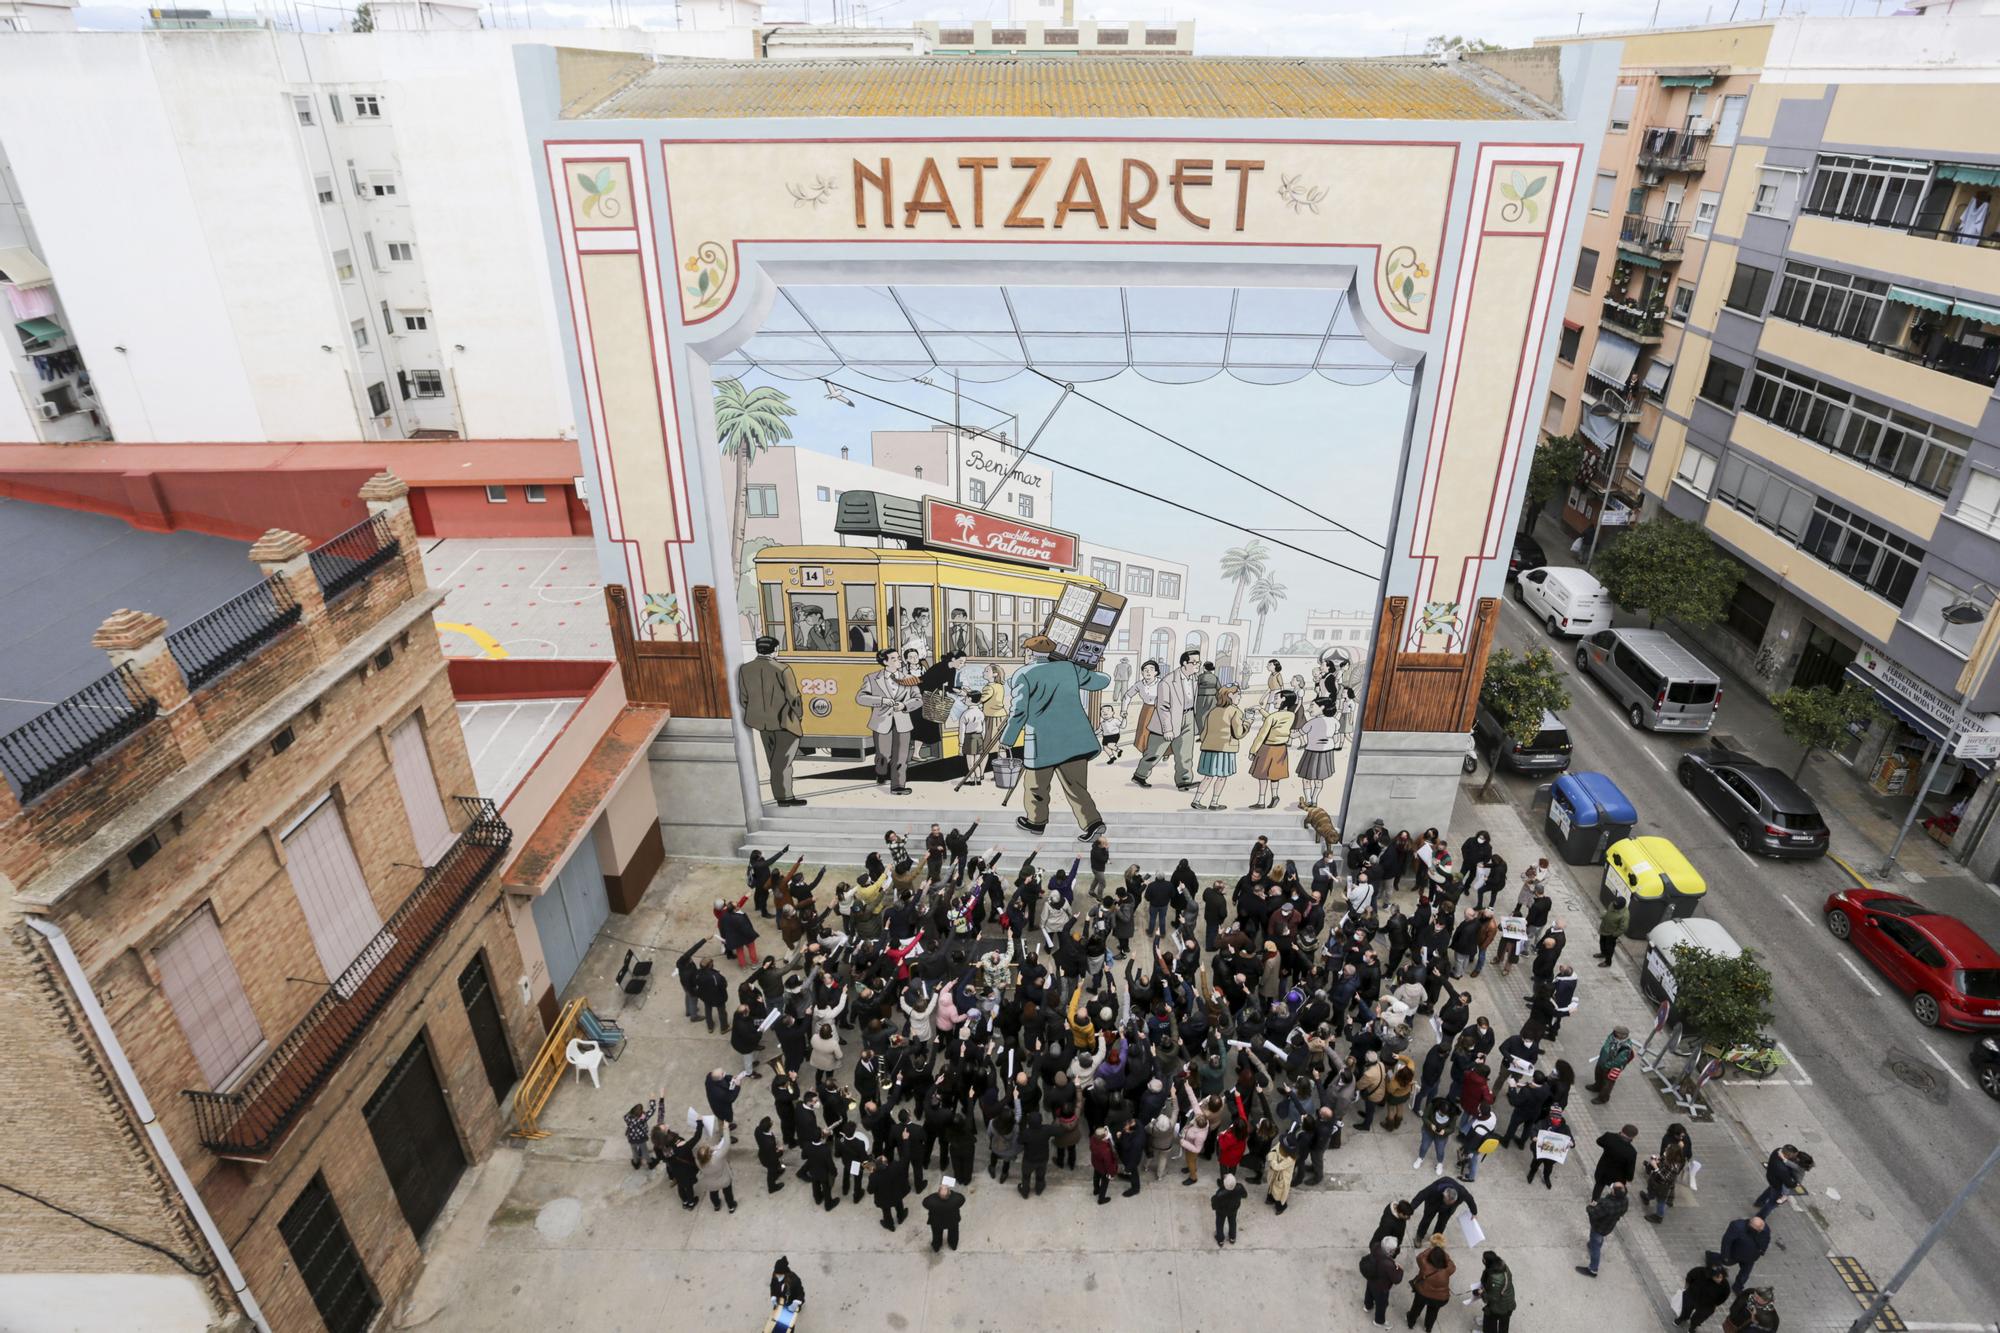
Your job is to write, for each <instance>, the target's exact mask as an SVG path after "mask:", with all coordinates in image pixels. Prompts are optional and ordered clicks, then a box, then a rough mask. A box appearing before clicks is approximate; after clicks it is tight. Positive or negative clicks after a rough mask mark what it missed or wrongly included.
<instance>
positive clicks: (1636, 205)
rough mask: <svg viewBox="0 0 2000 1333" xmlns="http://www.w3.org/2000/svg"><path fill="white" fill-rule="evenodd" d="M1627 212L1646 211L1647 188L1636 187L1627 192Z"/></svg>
mask: <svg viewBox="0 0 2000 1333" xmlns="http://www.w3.org/2000/svg"><path fill="white" fill-rule="evenodd" d="M1625 211H1626V212H1627V213H1643V212H1645V211H1646V187H1645V186H1643V185H1634V186H1633V187H1632V188H1631V189H1629V190H1627V191H1626V192H1625Z"/></svg>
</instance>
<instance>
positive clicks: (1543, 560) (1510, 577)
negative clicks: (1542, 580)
mask: <svg viewBox="0 0 2000 1333" xmlns="http://www.w3.org/2000/svg"><path fill="white" fill-rule="evenodd" d="M1547 563H1549V553H1548V552H1547V551H1544V550H1543V549H1542V544H1541V543H1540V542H1538V541H1536V540H1535V539H1534V538H1533V537H1530V536H1529V535H1528V534H1527V533H1525V532H1517V533H1515V534H1514V553H1513V554H1512V555H1510V556H1508V557H1507V582H1509V583H1512V582H1513V581H1514V580H1515V579H1518V578H1520V577H1521V575H1523V574H1525V573H1527V572H1528V571H1529V570H1531V569H1540V568H1541V567H1542V566H1543V565H1546V564H1547Z"/></svg>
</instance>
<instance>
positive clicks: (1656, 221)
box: [1618, 213, 1688, 255]
mask: <svg viewBox="0 0 2000 1333" xmlns="http://www.w3.org/2000/svg"><path fill="white" fill-rule="evenodd" d="M1687 234H1688V224H1687V223H1685V222H1681V221H1679V220H1677V219H1674V218H1649V217H1642V216H1640V215H1639V214H1637V213H1627V214H1626V215H1625V222H1624V225H1623V226H1621V227H1619V229H1618V243H1619V244H1620V245H1630V246H1637V247H1638V248H1639V249H1641V250H1647V251H1651V252H1653V253H1655V254H1660V255H1675V254H1679V253H1680V252H1681V247H1682V246H1684V245H1686V244H1687Z"/></svg>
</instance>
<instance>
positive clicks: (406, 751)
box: [389, 714, 456, 866]
mask: <svg viewBox="0 0 2000 1333" xmlns="http://www.w3.org/2000/svg"><path fill="white" fill-rule="evenodd" d="M389 758H390V761H391V763H392V764H393V765H394V767H395V770H396V788H397V790H399V791H400V792H402V793H403V812H404V813H405V814H407V815H408V816H409V817H410V832H411V833H412V834H413V835H415V837H416V840H417V859H418V860H420V861H422V862H423V863H424V864H425V865H427V866H428V865H434V864H435V863H436V862H437V859H438V858H439V857H440V856H442V855H443V854H444V850H445V848H447V847H449V846H451V843H452V839H453V837H455V836H456V835H455V834H453V833H452V831H451V821H450V820H449V819H447V818H445V813H444V801H443V800H441V799H440V798H439V796H438V789H437V775H436V774H435V773H433V772H432V771H431V756H430V751H429V750H428V749H427V748H426V747H425V745H424V727H423V723H422V721H421V720H419V719H418V718H417V716H416V715H415V714H411V716H410V718H409V720H408V721H406V722H404V723H403V725H401V726H400V727H397V728H396V729H395V730H394V731H392V732H390V733H389Z"/></svg>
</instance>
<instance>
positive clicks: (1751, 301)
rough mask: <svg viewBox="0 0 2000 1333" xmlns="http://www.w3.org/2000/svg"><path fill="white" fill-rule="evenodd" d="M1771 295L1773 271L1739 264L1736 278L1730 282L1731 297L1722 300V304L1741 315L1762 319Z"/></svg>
mask: <svg viewBox="0 0 2000 1333" xmlns="http://www.w3.org/2000/svg"><path fill="white" fill-rule="evenodd" d="M1770 295H1771V270H1770V269H1767V268H1757V267H1755V266H1754V265H1751V264H1745V263H1741V262H1739V263H1738V264H1737V265H1736V273H1735V276H1733V277H1732V278H1730V280H1729V295H1727V296H1725V297H1723V298H1722V303H1723V304H1724V305H1726V306H1728V307H1729V308H1730V309H1731V310H1734V311H1736V312H1738V313H1739V314H1744V315H1749V316H1751V317H1752V318H1753V319H1762V318H1763V316H1764V302H1765V300H1766V299H1767V298H1769V296H1770Z"/></svg>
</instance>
